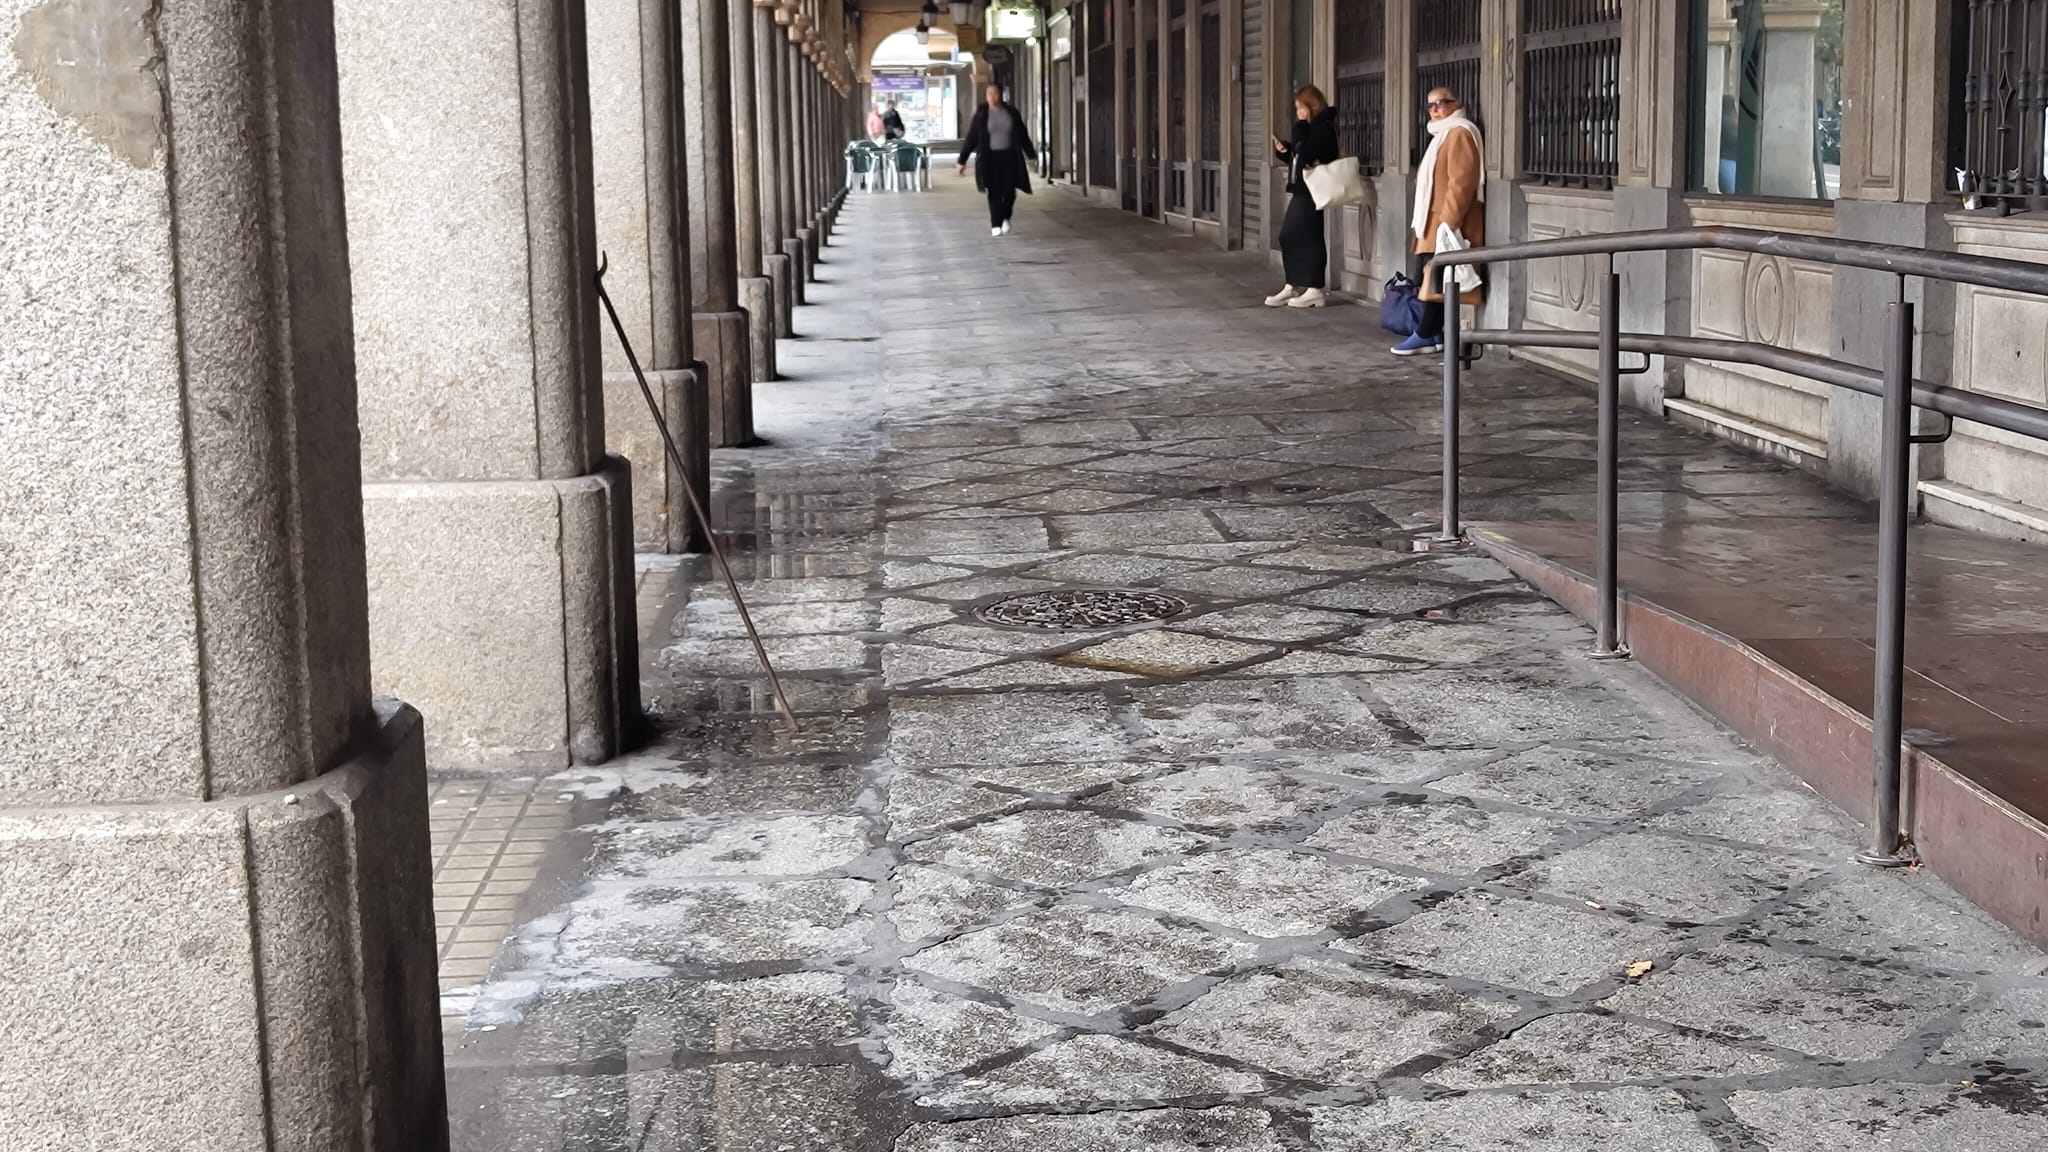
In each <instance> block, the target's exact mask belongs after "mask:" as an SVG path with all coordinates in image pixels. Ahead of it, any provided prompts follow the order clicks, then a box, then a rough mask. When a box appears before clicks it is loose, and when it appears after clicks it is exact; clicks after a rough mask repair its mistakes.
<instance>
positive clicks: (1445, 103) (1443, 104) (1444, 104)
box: [1429, 100, 1457, 108]
mask: <svg viewBox="0 0 2048 1152" xmlns="http://www.w3.org/2000/svg"><path fill="white" fill-rule="evenodd" d="M1456 103H1457V101H1456V100H1431V101H1430V102H1429V107H1431V108H1449V107H1450V106H1451V105H1453V104H1456Z"/></svg>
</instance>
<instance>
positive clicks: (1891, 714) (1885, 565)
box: [1858, 280, 1913, 867]
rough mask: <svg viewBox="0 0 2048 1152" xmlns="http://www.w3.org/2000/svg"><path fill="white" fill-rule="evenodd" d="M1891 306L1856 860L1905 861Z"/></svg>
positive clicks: (1902, 520)
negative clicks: (1862, 816)
mask: <svg viewBox="0 0 2048 1152" xmlns="http://www.w3.org/2000/svg"><path fill="white" fill-rule="evenodd" d="M1904 289H1905V285H1904V281H1903V280H1901V282H1900V292H1899V299H1898V300H1897V301H1896V302H1894V303H1893V304H1892V305H1891V315H1890V324H1889V326H1888V328H1887V331H1886V340H1885V350H1884V457H1883V470H1882V473H1881V476H1882V478H1881V480H1880V483H1881V484H1882V489H1881V490H1880V491H1879V493H1878V527H1877V631H1876V643H1875V652H1874V653H1873V655H1874V657H1875V665H1876V667H1875V674H1874V679H1875V685H1874V691H1873V694H1872V697H1871V703H1870V740H1871V756H1870V760H1871V802H1870V850H1869V851H1868V852H1866V853H1864V854H1863V855H1862V856H1859V857H1858V859H1860V860H1862V861H1863V862H1864V863H1866V864H1875V865H1879V866H1883V867H1896V866H1898V865H1901V864H1905V863H1907V862H1908V861H1907V859H1906V858H1905V857H1904V856H1902V855H1901V853H1900V851H1899V849H1900V848H1901V847H1902V846H1903V840H1902V837H1901V835H1900V831H1901V830H1900V827H1899V794H1900V789H1899V777H1900V768H1901V760H1902V752H1901V746H1902V744H1903V741H1904V737H1905V715H1904V703H1905V682H1906V519H1907V514H1908V512H1909V511H1910V509H1911V505H1912V496H1911V492H1912V487H1911V486H1912V477H1911V475H1910V461H1911V452H1912V436H1913V393H1912V387H1913V305H1912V304H1911V303H1909V302H1908V301H1907V300H1906V299H1905V291H1904Z"/></svg>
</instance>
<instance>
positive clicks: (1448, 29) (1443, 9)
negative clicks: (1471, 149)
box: [1409, 0, 1485, 163]
mask: <svg viewBox="0 0 2048 1152" xmlns="http://www.w3.org/2000/svg"><path fill="white" fill-rule="evenodd" d="M1480 30H1481V17H1480V4H1479V0H1415V136H1414V139H1413V140H1411V141H1410V142H1409V152H1410V154H1411V157H1412V158H1413V159H1414V160H1415V161H1416V162H1418V163H1419V162H1420V161H1421V160H1422V152H1423V149H1425V148H1427V147H1429V130H1428V128H1427V127H1426V125H1427V124H1428V123H1429V94H1430V93H1431V92H1433V91H1435V90H1436V89H1438V88H1448V89H1450V90H1451V91H1452V92H1455V93H1457V95H1458V100H1459V102H1460V103H1461V104H1463V105H1464V107H1465V114H1466V115H1467V116H1470V117H1471V118H1472V119H1473V120H1475V121H1478V122H1480V123H1484V120H1483V119H1482V118H1481V115H1480V97H1479V69H1480V61H1481V59H1482V58H1483V57H1484V55H1485V47H1484V43H1483V38H1482V36H1481V35H1480Z"/></svg>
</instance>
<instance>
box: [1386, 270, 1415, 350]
mask: <svg viewBox="0 0 2048 1152" xmlns="http://www.w3.org/2000/svg"><path fill="white" fill-rule="evenodd" d="M1380 327H1382V328H1385V329H1386V330H1387V331H1389V332H1392V333H1393V334H1394V335H1396V336H1413V335H1415V332H1416V329H1418V328H1421V327H1422V297H1421V295H1420V294H1419V293H1418V291H1417V289H1416V285H1415V281H1413V280H1410V279H1409V278H1408V274H1407V273H1405V272H1396V273H1394V278H1393V279H1392V280H1389V281H1387V283H1386V292H1385V294H1384V295H1382V296H1381V297H1380Z"/></svg>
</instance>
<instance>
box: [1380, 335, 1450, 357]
mask: <svg viewBox="0 0 2048 1152" xmlns="http://www.w3.org/2000/svg"><path fill="white" fill-rule="evenodd" d="M1443 350H1444V341H1443V337H1441V336H1410V337H1408V338H1407V339H1406V340H1403V341H1401V342H1400V343H1399V344H1396V345H1394V347H1393V353H1394V355H1396V356H1434V355H1437V354H1438V353H1441V352H1442V351H1443Z"/></svg>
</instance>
